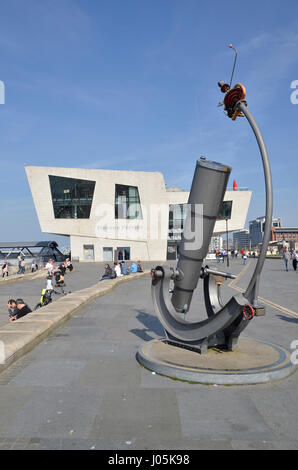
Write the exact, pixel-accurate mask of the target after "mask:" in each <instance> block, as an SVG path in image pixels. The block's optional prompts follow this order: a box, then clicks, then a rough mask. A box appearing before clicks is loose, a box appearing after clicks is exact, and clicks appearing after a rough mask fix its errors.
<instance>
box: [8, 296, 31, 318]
mask: <svg viewBox="0 0 298 470" xmlns="http://www.w3.org/2000/svg"><path fill="white" fill-rule="evenodd" d="M16 307H17V313H16V315H15V316H14V317H11V318H10V319H9V321H15V320H18V319H19V318H22V317H24V316H25V315H27V314H28V313H30V312H32V310H31V309H30V307H28V305H27V304H25V302H24V300H23V299H17V300H16Z"/></svg>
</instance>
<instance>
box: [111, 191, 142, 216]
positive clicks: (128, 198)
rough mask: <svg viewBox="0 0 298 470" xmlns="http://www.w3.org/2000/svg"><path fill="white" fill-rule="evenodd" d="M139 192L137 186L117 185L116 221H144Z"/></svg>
mask: <svg viewBox="0 0 298 470" xmlns="http://www.w3.org/2000/svg"><path fill="white" fill-rule="evenodd" d="M142 218H143V215H142V209H141V204H140V197H139V191H138V188H137V186H125V185H124V184H116V187H115V219H142Z"/></svg>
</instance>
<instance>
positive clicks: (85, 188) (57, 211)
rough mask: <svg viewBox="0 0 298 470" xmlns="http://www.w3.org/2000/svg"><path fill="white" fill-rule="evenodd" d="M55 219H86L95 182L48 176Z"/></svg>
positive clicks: (88, 214)
mask: <svg viewBox="0 0 298 470" xmlns="http://www.w3.org/2000/svg"><path fill="white" fill-rule="evenodd" d="M49 180H50V187H51V194H52V201H53V209H54V215H55V219H88V218H89V217H90V210H91V205H92V200H93V194H94V188H95V181H88V180H80V179H76V178H66V177H64V176H53V175H49Z"/></svg>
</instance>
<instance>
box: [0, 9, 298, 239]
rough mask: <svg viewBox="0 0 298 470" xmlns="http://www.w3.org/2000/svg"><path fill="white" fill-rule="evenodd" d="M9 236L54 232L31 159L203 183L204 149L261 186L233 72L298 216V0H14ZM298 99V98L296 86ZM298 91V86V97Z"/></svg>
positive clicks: (5, 159) (6, 57)
mask: <svg viewBox="0 0 298 470" xmlns="http://www.w3.org/2000/svg"><path fill="white" fill-rule="evenodd" d="M0 8H1V10H0V11H1V15H0V80H1V81H2V82H3V83H4V85H5V103H4V104H0V150H1V151H0V155H1V199H0V200H1V217H0V241H17V240H28V241H29V240H42V239H43V240H45V239H55V240H57V241H58V243H62V244H63V243H64V241H65V239H64V238H63V237H59V236H57V235H49V234H42V233H41V230H40V227H39V223H38V219H37V215H36V212H35V208H34V204H33V200H32V196H31V192H30V188H29V185H28V181H27V178H26V174H25V170H24V165H38V166H58V167H76V168H89V169H112V170H113V169H118V170H136V171H159V172H162V173H163V175H164V178H165V182H166V184H167V186H168V187H171V186H175V187H179V188H181V189H185V190H189V189H190V185H191V181H192V177H193V172H194V168H195V163H196V160H197V159H198V158H199V157H200V156H202V155H204V156H205V157H206V158H207V159H209V160H215V161H218V162H221V163H223V164H227V165H231V166H232V168H233V171H232V174H231V176H230V181H229V187H232V184H233V180H234V179H235V180H236V182H237V184H238V186H239V187H247V188H249V189H250V190H252V200H251V204H250V208H249V211H248V215H247V223H246V225H248V221H249V220H252V219H254V218H256V217H260V216H263V215H264V212H265V197H264V196H265V193H264V191H265V190H264V178H263V169H262V163H261V158H260V155H259V151H258V147H257V144H256V141H255V138H254V136H253V133H252V131H251V129H250V127H249V124H248V122H247V121H246V119H245V118H238V119H237V120H236V121H232V120H231V119H229V118H228V117H227V116H225V114H224V112H223V107H218V106H217V105H218V103H219V102H220V101H222V99H223V97H224V95H223V94H222V93H221V92H220V89H219V87H218V86H217V82H218V81H219V80H225V81H227V82H228V83H229V80H230V76H231V71H232V66H233V61H234V54H233V51H232V50H231V49H230V48H229V47H228V45H229V44H230V43H232V44H233V45H234V47H235V48H236V49H237V50H238V61H237V65H236V70H235V75H234V80H233V85H234V84H236V83H237V82H241V83H242V84H243V85H244V86H245V87H246V90H247V96H246V99H247V103H248V107H249V109H250V111H251V113H252V114H253V116H254V117H255V119H256V121H257V123H258V125H259V127H260V129H261V132H262V134H263V137H264V140H265V142H266V146H267V150H268V154H269V158H270V162H271V170H272V178H273V187H274V210H273V215H274V216H275V217H281V218H282V223H283V226H294V227H297V226H298V202H297V201H298V184H297V177H298V168H297V140H298V104H295V101H298V100H297V97H298V87H297V94H295V89H293V88H291V84H292V83H293V82H294V81H295V80H297V85H298V3H297V2H295V1H294V0H291V1H289V0H284V1H283V2H272V1H267V0H262V1H261V2H260V1H256V0H251V1H250V2H249V3H247V2H245V3H243V2H239V1H234V0H231V1H229V2H228V4H224V5H223V3H222V2H221V1H218V0H215V1H212V2H210V1H205V0H183V1H182V0H10V1H9V2H7V1H3V0H0ZM291 98H292V99H291ZM294 98H295V99H294Z"/></svg>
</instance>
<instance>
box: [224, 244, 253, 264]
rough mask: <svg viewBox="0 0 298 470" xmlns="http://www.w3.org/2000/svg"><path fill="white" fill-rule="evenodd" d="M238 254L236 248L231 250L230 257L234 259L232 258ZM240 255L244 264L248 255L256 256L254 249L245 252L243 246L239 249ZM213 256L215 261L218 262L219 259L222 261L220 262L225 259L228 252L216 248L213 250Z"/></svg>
mask: <svg viewBox="0 0 298 470" xmlns="http://www.w3.org/2000/svg"><path fill="white" fill-rule="evenodd" d="M238 254H239V253H238V250H231V257H232V259H234V258H236V259H237V257H238ZM240 255H241V258H242V259H243V264H246V262H247V258H248V257H253V258H256V256H257V255H256V253H255V251H254V252H253V253H251V252H249V253H248V254H247V252H246V250H244V248H242V249H241V251H240ZM215 256H216V261H217V262H218V263H220V261H222V262H223V263H224V261H225V259H226V258H227V256H228V252H227V251H226V250H217V251H216V252H215Z"/></svg>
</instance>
